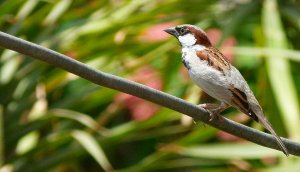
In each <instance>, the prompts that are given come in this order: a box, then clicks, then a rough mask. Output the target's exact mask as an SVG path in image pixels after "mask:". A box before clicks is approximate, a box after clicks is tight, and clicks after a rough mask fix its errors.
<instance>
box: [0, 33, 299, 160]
mask: <svg viewBox="0 0 300 172" xmlns="http://www.w3.org/2000/svg"><path fill="white" fill-rule="evenodd" d="M0 46H2V47H4V48H7V49H11V50H14V51H17V52H19V53H21V54H24V55H28V56H31V57H33V58H36V59H39V60H42V61H44V62H46V63H49V64H52V65H54V66H56V67H59V68H62V69H64V70H66V71H68V72H70V73H73V74H75V75H78V76H80V77H82V78H84V79H86V80H89V81H91V82H93V83H95V84H98V85H101V86H104V87H108V88H111V89H115V90H118V91H121V92H124V93H128V94H131V95H134V96H137V97H140V98H142V99H145V100H148V101H150V102H153V103H156V104H159V105H161V106H164V107H167V108H170V109H173V110H175V111H177V112H180V113H183V114H186V115H188V116H190V117H192V118H195V119H197V120H201V121H202V122H204V123H207V124H209V125H211V126H213V127H215V128H218V129H220V130H223V131H226V132H228V133H230V134H233V135H235V136H238V137H241V138H244V139H246V140H249V141H251V142H254V143H257V144H259V145H262V146H265V147H269V148H273V149H277V150H280V148H279V147H278V145H277V143H276V141H275V139H274V138H273V136H272V135H270V134H267V133H264V132H261V131H258V130H255V129H253V128H250V127H247V126H244V125H241V124H239V123H236V122H234V121H231V120H229V119H226V118H224V117H220V118H219V119H218V120H213V121H209V114H208V113H207V112H206V111H205V110H203V109H201V108H199V107H198V106H196V105H193V104H191V103H188V102H186V101H184V100H182V99H179V98H177V97H174V96H172V95H169V94H166V93H163V92H161V91H158V90H155V89H152V88H149V87H147V86H145V85H142V84H139V83H136V82H133V81H130V80H127V79H124V78H121V77H117V76H114V75H111V74H108V73H104V72H101V71H97V70H95V69H93V68H91V67H89V66H87V65H85V64H83V63H81V62H79V61H76V60H74V59H72V58H70V57H68V56H65V55H63V54H59V53H57V52H55V51H52V50H50V49H47V48H44V47H42V46H39V45H36V44H33V43H31V42H28V41H25V40H22V39H19V38H17V37H14V36H11V35H8V34H6V33H3V32H0ZM283 142H284V144H285V145H286V147H287V149H288V151H289V153H290V154H293V155H297V156H300V144H299V143H297V142H294V141H291V140H288V139H283Z"/></svg>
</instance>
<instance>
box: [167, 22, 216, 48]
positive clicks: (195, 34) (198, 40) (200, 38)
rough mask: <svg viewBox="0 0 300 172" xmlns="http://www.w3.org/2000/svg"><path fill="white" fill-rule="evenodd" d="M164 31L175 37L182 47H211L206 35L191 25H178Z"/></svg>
mask: <svg viewBox="0 0 300 172" xmlns="http://www.w3.org/2000/svg"><path fill="white" fill-rule="evenodd" d="M164 31H165V32H167V33H168V34H170V35H173V36H174V37H176V38H177V39H178V40H179V42H180V44H181V46H182V47H190V46H193V45H200V46H204V47H210V46H212V45H211V42H210V41H209V39H208V37H207V35H206V33H205V32H204V31H203V30H202V29H201V28H199V27H196V26H193V25H189V24H184V25H178V26H175V27H171V28H168V29H165V30H164Z"/></svg>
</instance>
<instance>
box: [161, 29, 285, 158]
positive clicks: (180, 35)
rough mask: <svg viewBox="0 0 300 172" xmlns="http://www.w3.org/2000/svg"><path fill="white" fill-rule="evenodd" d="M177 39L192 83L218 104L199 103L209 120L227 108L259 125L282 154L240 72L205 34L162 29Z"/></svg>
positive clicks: (278, 140) (184, 30)
mask: <svg viewBox="0 0 300 172" xmlns="http://www.w3.org/2000/svg"><path fill="white" fill-rule="evenodd" d="M164 31H165V32H167V33H169V34H171V35H173V36H174V37H176V38H177V39H178V40H179V42H180V44H181V46H182V62H183V64H184V66H185V67H186V68H187V69H188V71H189V75H190V77H191V78H192V80H193V81H194V82H195V83H196V84H197V85H198V86H199V87H201V88H202V90H203V91H204V92H206V93H207V94H208V95H210V96H211V97H213V98H215V99H217V100H219V101H221V104H220V105H218V104H202V105H200V106H201V107H203V108H205V109H212V108H215V109H214V110H211V111H210V116H211V120H212V119H213V118H214V117H215V116H217V115H219V113H221V112H222V111H224V110H225V109H227V108H228V107H230V106H233V107H235V108H237V109H238V110H239V111H241V112H243V113H245V114H246V115H248V116H250V117H251V118H252V119H254V120H255V121H257V122H259V123H261V124H262V125H263V126H264V127H265V128H266V129H267V130H269V131H270V132H271V133H272V135H273V136H274V137H275V139H276V141H277V143H278V145H279V147H280V148H281V150H282V152H283V153H284V154H285V155H287V156H288V154H289V153H288V151H287V149H286V147H285V146H284V144H283V142H282V140H281V139H280V137H279V136H278V135H277V134H276V132H275V131H274V130H273V128H272V127H271V124H270V123H269V121H268V120H267V118H266V117H265V116H264V114H263V110H262V108H261V107H260V105H259V103H258V101H257V100H256V98H255V96H254V95H253V93H252V91H251V90H250V88H249V86H248V84H247V82H246V81H245V79H244V78H243V76H242V75H241V74H240V72H239V71H238V70H237V69H236V68H235V67H234V66H232V65H231V64H230V63H229V61H228V60H227V59H226V57H225V56H224V55H223V54H222V53H221V52H220V51H219V50H218V49H216V48H215V47H213V46H212V44H211V42H210V40H209V39H208V37H207V35H206V33H205V32H204V31H203V30H202V29H200V28H198V27H196V26H193V25H188V24H185V25H179V26H176V27H172V28H169V29H166V30H164Z"/></svg>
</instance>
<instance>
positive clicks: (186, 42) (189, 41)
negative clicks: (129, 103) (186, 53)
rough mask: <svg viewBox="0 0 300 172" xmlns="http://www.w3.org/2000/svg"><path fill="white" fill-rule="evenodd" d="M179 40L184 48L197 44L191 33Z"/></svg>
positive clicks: (180, 37)
mask: <svg viewBox="0 0 300 172" xmlns="http://www.w3.org/2000/svg"><path fill="white" fill-rule="evenodd" d="M178 40H179V42H180V43H181V45H182V46H183V47H185V46H192V45H194V44H195V43H196V39H195V37H194V35H192V34H190V33H189V34H186V35H184V36H179V37H178Z"/></svg>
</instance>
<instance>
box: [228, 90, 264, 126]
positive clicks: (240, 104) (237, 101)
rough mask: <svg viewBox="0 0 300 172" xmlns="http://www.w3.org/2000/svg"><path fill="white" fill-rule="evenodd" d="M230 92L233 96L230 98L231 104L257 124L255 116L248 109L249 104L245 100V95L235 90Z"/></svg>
mask: <svg viewBox="0 0 300 172" xmlns="http://www.w3.org/2000/svg"><path fill="white" fill-rule="evenodd" d="M230 91H231V93H232V95H233V97H232V98H231V102H232V104H233V105H234V106H235V107H236V108H238V109H239V110H240V111H241V112H243V113H245V114H246V115H248V116H250V117H251V118H252V119H254V120H255V121H257V122H258V117H257V115H256V114H255V113H254V112H253V111H252V110H251V108H250V105H249V102H248V100H247V95H246V94H245V93H244V92H243V91H241V90H239V89H237V88H232V89H230Z"/></svg>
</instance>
